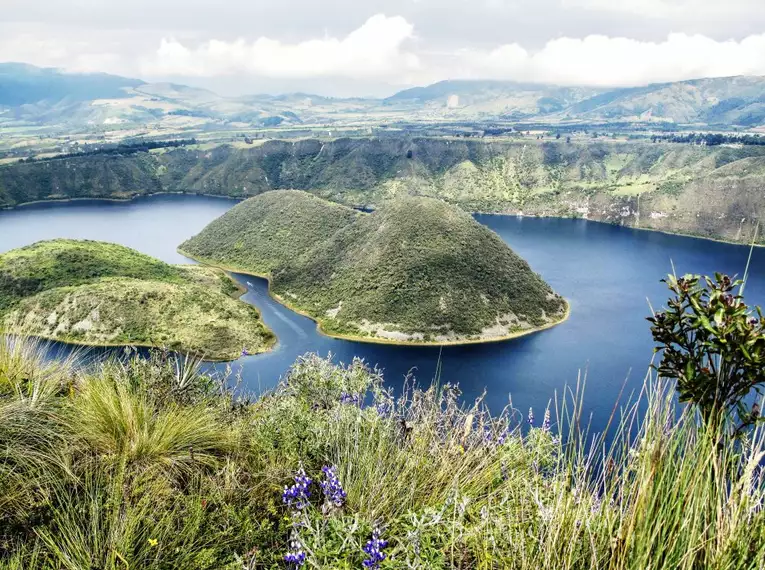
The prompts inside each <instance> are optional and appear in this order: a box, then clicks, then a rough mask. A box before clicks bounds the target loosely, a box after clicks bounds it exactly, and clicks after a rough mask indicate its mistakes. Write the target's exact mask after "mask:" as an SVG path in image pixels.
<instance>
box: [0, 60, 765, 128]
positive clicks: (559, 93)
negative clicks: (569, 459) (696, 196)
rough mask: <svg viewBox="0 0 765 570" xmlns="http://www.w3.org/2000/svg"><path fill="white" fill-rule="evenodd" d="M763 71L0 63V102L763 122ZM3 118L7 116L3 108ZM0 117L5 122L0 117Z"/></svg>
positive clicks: (252, 117)
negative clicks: (243, 84) (572, 74)
mask: <svg viewBox="0 0 765 570" xmlns="http://www.w3.org/2000/svg"><path fill="white" fill-rule="evenodd" d="M764 94H765V77H761V76H730V77H718V78H701V79H691V80H684V81H677V82H664V83H653V84H649V85H644V86H637V87H614V88H602V87H588V86H573V87H572V86H561V85H554V84H545V83H532V82H515V81H503V80H470V79H458V80H444V81H439V82H437V83H434V84H431V85H426V86H416V87H412V88H408V89H404V90H401V91H398V92H397V93H395V94H393V95H391V96H390V97H387V98H382V99H376V98H364V97H350V98H348V97H346V98H343V97H328V96H324V95H318V94H311V93H282V94H252V95H245V96H237V97H224V96H221V95H219V94H217V93H214V92H212V91H209V90H206V89H201V88H197V87H190V86H186V85H180V84H173V83H147V82H145V81H142V80H140V79H130V78H125V77H120V76H114V75H108V74H101V73H98V74H77V73H63V72H61V71H60V70H56V69H54V68H37V67H35V66H30V65H27V64H17V63H0V107H2V106H5V107H6V108H7V109H8V110H10V117H11V118H13V119H15V120H16V121H21V122H22V123H24V122H27V123H32V124H43V125H50V124H59V123H64V124H72V125H74V124H80V125H83V124H91V125H96V124H149V123H152V122H154V123H156V122H157V121H163V120H166V119H167V117H168V116H175V117H187V118H188V117H196V118H197V119H204V120H198V121H191V120H189V121H186V123H182V122H181V123H179V121H178V120H176V121H175V123H174V124H176V126H178V124H180V125H185V127H186V128H193V127H200V126H201V125H204V124H207V125H217V126H216V128H223V127H224V126H225V124H228V123H230V122H239V123H244V124H250V125H254V126H261V127H271V126H279V125H282V124H302V123H306V124H320V123H330V124H332V123H337V122H338V121H340V122H342V121H343V120H349V121H350V120H358V119H359V117H360V116H359V113H363V119H364V121H366V122H368V123H370V124H373V123H383V122H387V121H389V120H391V118H392V116H391V113H394V115H393V117H394V118H396V117H397V118H399V119H406V118H409V119H412V120H432V119H433V118H434V117H440V118H441V119H443V120H447V121H449V120H452V121H456V120H490V119H504V120H533V119H544V120H547V121H552V122H566V121H569V122H570V121H606V122H608V121H626V122H630V123H636V124H642V123H648V124H652V123H666V124H670V125H672V124H676V125H698V126H709V127H733V126H738V127H741V128H752V127H756V126H760V125H765V95H764ZM0 117H2V115H0ZM1 124H2V123H0V125H1Z"/></svg>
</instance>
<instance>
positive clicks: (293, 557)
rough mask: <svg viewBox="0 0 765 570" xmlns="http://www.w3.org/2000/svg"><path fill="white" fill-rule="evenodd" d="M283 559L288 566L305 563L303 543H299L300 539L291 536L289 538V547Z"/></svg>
mask: <svg viewBox="0 0 765 570" xmlns="http://www.w3.org/2000/svg"><path fill="white" fill-rule="evenodd" d="M284 561H285V562H286V563H287V564H288V565H289V567H290V568H300V567H301V566H302V565H303V564H305V552H304V551H303V545H302V544H300V540H298V538H297V537H295V536H293V537H292V539H291V540H290V549H289V551H288V552H287V554H285V555H284Z"/></svg>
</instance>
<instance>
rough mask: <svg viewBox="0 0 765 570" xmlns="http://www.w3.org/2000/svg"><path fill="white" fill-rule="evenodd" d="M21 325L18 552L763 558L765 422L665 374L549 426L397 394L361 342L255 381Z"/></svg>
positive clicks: (128, 561)
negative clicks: (63, 342)
mask: <svg viewBox="0 0 765 570" xmlns="http://www.w3.org/2000/svg"><path fill="white" fill-rule="evenodd" d="M19 342H22V341H15V340H14V341H10V342H6V343H4V344H3V343H0V366H2V368H0V370H3V371H4V372H2V373H1V374H2V377H0V382H2V386H3V387H4V388H3V391H2V393H1V394H0V454H2V455H0V568H2V569H14V570H15V569H18V568H43V569H51V570H54V569H55V570H59V569H71V570H75V569H77V570H79V569H82V568H100V569H104V570H116V569H128V568H158V569H159V568H162V569H164V568H184V569H185V568H203V569H208V568H209V569H220V568H223V569H227V570H234V569H236V570H243V569H247V570H254V569H257V568H269V569H270V568H287V567H288V566H287V564H286V562H285V558H284V557H285V555H289V556H290V558H289V559H290V560H297V561H299V562H300V561H303V562H302V564H303V565H304V566H305V567H306V568H361V567H363V564H365V563H366V564H367V566H366V567H375V568H377V567H379V568H381V569H401V570H403V569H413V568H419V569H423V570H424V569H434V568H443V569H506V568H507V569H517V570H532V569H534V570H537V569H540V568H544V569H547V568H550V569H567V570H578V569H590V568H593V569H607V570H622V569H625V570H626V569H630V570H633V569H634V570H644V569H646V568H650V569H652V570H665V569H666V570H670V569H671V570H677V569H683V570H696V569H702V568H703V569H711V570H755V569H759V568H762V567H765V511H764V510H763V504H764V502H765V483H764V481H763V470H762V465H763V463H764V460H765V428H763V427H762V424H758V425H755V426H753V427H752V429H750V430H747V431H746V432H745V433H744V434H743V436H742V434H741V433H739V434H736V435H735V436H734V435H733V434H731V433H730V432H729V431H727V432H726V431H725V430H715V429H712V428H710V427H707V424H704V423H703V421H701V418H700V417H699V416H698V415H697V413H696V412H695V411H694V410H693V409H691V408H688V407H686V406H684V405H681V404H679V403H678V402H677V394H676V392H675V389H674V385H673V384H672V383H670V382H668V381H666V380H662V379H659V378H656V377H655V376H653V375H648V376H647V377H646V380H645V384H644V386H643V389H642V391H641V392H640V393H639V394H638V396H637V397H636V398H635V400H634V401H632V402H631V403H630V404H629V405H625V406H624V407H622V408H619V409H618V410H616V412H615V414H614V421H613V422H612V425H611V427H610V430H609V433H608V434H593V433H589V432H588V431H587V428H586V422H584V421H583V418H585V417H586V409H587V408H586V397H584V396H583V384H584V382H582V383H581V384H579V385H578V386H577V387H576V388H574V389H572V390H570V391H566V392H565V393H564V394H562V395H561V396H559V397H556V398H555V399H554V402H555V403H554V405H553V406H551V408H550V409H549V410H536V414H535V415H536V417H535V419H534V420H533V425H531V426H530V425H529V421H528V420H527V418H526V416H527V414H526V413H523V414H522V413H520V412H519V411H517V410H513V409H509V408H508V409H507V410H505V411H504V412H503V413H501V414H499V415H498V416H496V415H492V414H491V413H490V412H489V410H488V409H487V408H486V407H485V406H484V404H483V402H482V400H481V399H479V400H477V401H476V402H474V403H472V404H471V405H463V404H461V403H460V402H461V397H460V393H459V389H458V388H457V387H456V386H451V385H445V386H432V387H430V388H428V389H424V390H423V389H420V388H416V387H413V386H409V387H408V388H407V389H406V390H404V391H403V392H402V393H401V394H399V395H398V396H395V397H394V395H393V394H392V393H391V392H390V391H389V390H388V389H386V388H385V385H384V383H383V380H382V376H381V374H380V373H379V371H377V370H374V369H370V368H368V367H367V366H366V365H365V364H364V363H363V362H362V361H360V360H355V361H353V362H352V363H350V364H349V365H347V366H343V365H337V364H334V363H332V362H331V361H330V360H328V359H322V358H319V357H318V356H315V355H308V356H306V357H303V358H301V359H299V360H298V362H296V363H295V365H294V366H293V368H292V370H291V371H290V372H289V373H288V374H287V375H286V376H285V378H284V380H283V381H282V382H281V383H280V385H279V386H278V387H277V388H276V389H275V390H274V391H273V392H272V393H270V394H267V395H265V396H263V397H261V398H258V399H254V400H250V399H248V398H244V397H240V396H238V395H235V394H233V393H231V392H228V391H225V390H221V386H222V384H221V383H220V382H218V381H216V379H213V378H210V377H207V376H205V375H204V374H202V373H201V372H200V371H199V369H198V368H196V367H194V365H193V363H188V366H187V365H186V364H185V363H184V362H182V361H179V360H176V359H175V358H174V357H172V356H170V355H163V354H155V355H153V356H151V357H149V358H139V357H137V356H134V357H130V358H127V359H121V360H110V361H108V362H105V363H102V364H99V365H97V366H94V367H90V368H88V369H87V370H82V369H78V368H71V367H69V366H66V365H61V364H55V363H54V364H51V363H48V362H47V361H45V359H44V358H42V355H41V353H40V352H39V350H35V349H34V346H31V345H25V344H18V343H19ZM23 342H27V341H23ZM30 378H31V379H32V380H30ZM298 472H300V473H305V474H306V477H308V478H310V479H311V480H312V482H311V483H310V484H309V485H308V486H307V488H306V491H307V496H306V504H305V505H302V504H301V508H297V507H296V504H295V503H294V502H292V503H291V502H289V501H285V500H283V498H282V494H283V493H284V489H285V487H289V486H290V485H293V483H294V482H295V479H294V476H295V475H296V474H297V473H298ZM329 474H331V477H332V481H331V485H329V484H327V481H328V480H327V478H328V477H330V475H329ZM321 483H325V485H322V484H321ZM328 489H332V493H333V495H332V496H329V495H325V494H324V493H325V492H328ZM340 491H342V492H340ZM303 556H304V560H303ZM293 568H294V565H293Z"/></svg>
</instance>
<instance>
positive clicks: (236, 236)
mask: <svg viewBox="0 0 765 570" xmlns="http://www.w3.org/2000/svg"><path fill="white" fill-rule="evenodd" d="M282 197H284V203H282ZM250 213H252V214H253V217H252V218H250V217H249V214H250ZM285 217H287V218H293V217H294V219H295V220H296V221H295V222H292V221H290V220H284V219H283V218H285ZM305 219H311V220H314V222H313V223H310V224H303V223H302V222H301V220H305ZM327 220H328V221H330V223H328V224H324V223H323V221H327ZM300 234H302V235H300ZM298 235H300V237H296V236H298ZM180 250H181V251H182V252H183V253H184V254H186V255H189V256H191V257H194V258H197V259H200V260H202V261H207V262H211V263H218V264H221V265H223V266H227V267H233V268H236V269H238V270H242V271H249V272H253V273H257V274H263V273H264V272H268V273H269V275H270V277H271V291H272V293H273V294H274V295H275V296H276V297H277V298H278V299H279V300H281V301H283V302H284V303H285V304H288V305H289V306H291V307H293V308H295V309H297V310H299V311H301V312H304V313H306V314H308V315H310V316H311V317H312V318H314V319H315V320H316V321H318V322H319V323H320V325H321V328H322V330H323V331H325V332H327V333H329V334H335V335H350V336H353V337H361V338H368V339H369V340H382V341H386V340H387V341H400V342H415V343H420V342H425V343H449V342H469V341H486V340H499V339H503V338H508V337H510V336H513V335H516V334H519V333H524V332H529V331H532V330H535V329H538V328H541V327H546V326H550V325H552V324H555V323H557V322H559V321H560V320H562V319H563V318H564V316H565V313H566V310H567V305H566V302H565V301H564V300H563V299H562V298H561V297H559V296H558V295H556V294H555V293H554V292H553V290H552V289H551V288H550V286H549V285H547V284H546V283H545V282H544V281H543V280H542V279H541V277H539V276H538V275H537V274H535V273H534V272H533V271H532V270H531V268H530V267H529V265H528V263H526V262H525V261H524V260H523V259H521V258H520V257H518V256H517V255H516V254H515V253H513V251H512V250H511V249H510V248H508V247H507V245H506V244H505V243H504V242H503V241H502V240H501V239H500V238H499V236H497V235H496V234H494V233H493V232H492V231H490V230H489V229H487V228H486V227H484V226H483V225H481V224H479V223H478V222H476V221H475V220H474V219H473V218H472V216H470V215H469V214H467V213H466V212H464V211H462V210H460V209H459V208H456V207H454V206H450V205H448V204H446V203H444V202H442V201H440V200H435V199H432V198H423V197H411V196H401V197H398V198H395V199H393V200H390V201H386V202H384V203H382V204H381V205H380V207H379V209H377V210H375V211H374V212H372V213H371V214H362V213H358V212H355V211H353V210H351V209H350V208H345V207H342V206H337V205H334V204H330V203H327V202H324V201H322V200H319V199H318V198H316V197H314V196H311V195H309V194H306V193H304V192H295V191H292V192H268V193H266V194H263V195H262V196H258V197H256V198H251V199H250V200H248V201H246V202H244V203H242V204H240V205H238V206H236V207H234V208H233V209H232V210H231V211H230V212H228V213H226V214H224V215H223V216H222V217H221V218H219V219H218V220H216V221H214V222H212V223H211V224H210V225H209V226H208V227H207V228H206V229H205V230H204V231H203V232H202V233H201V234H199V235H198V236H195V237H193V238H191V239H190V240H188V241H187V242H186V243H184V244H183V245H181V247H180Z"/></svg>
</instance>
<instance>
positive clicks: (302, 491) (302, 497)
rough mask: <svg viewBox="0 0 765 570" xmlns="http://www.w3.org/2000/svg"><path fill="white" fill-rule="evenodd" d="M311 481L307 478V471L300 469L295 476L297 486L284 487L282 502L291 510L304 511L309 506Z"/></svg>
mask: <svg viewBox="0 0 765 570" xmlns="http://www.w3.org/2000/svg"><path fill="white" fill-rule="evenodd" d="M311 483H312V481H311V479H310V478H309V477H307V476H306V474H305V471H303V469H300V471H298V472H297V475H295V484H294V485H292V486H291V487H287V486H285V487H284V492H283V493H282V501H283V502H284V504H285V505H287V506H288V507H290V508H295V509H297V510H300V509H303V508H304V507H305V506H306V505H308V499H309V498H310V496H311V491H310V489H309V487H310V486H311Z"/></svg>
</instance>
